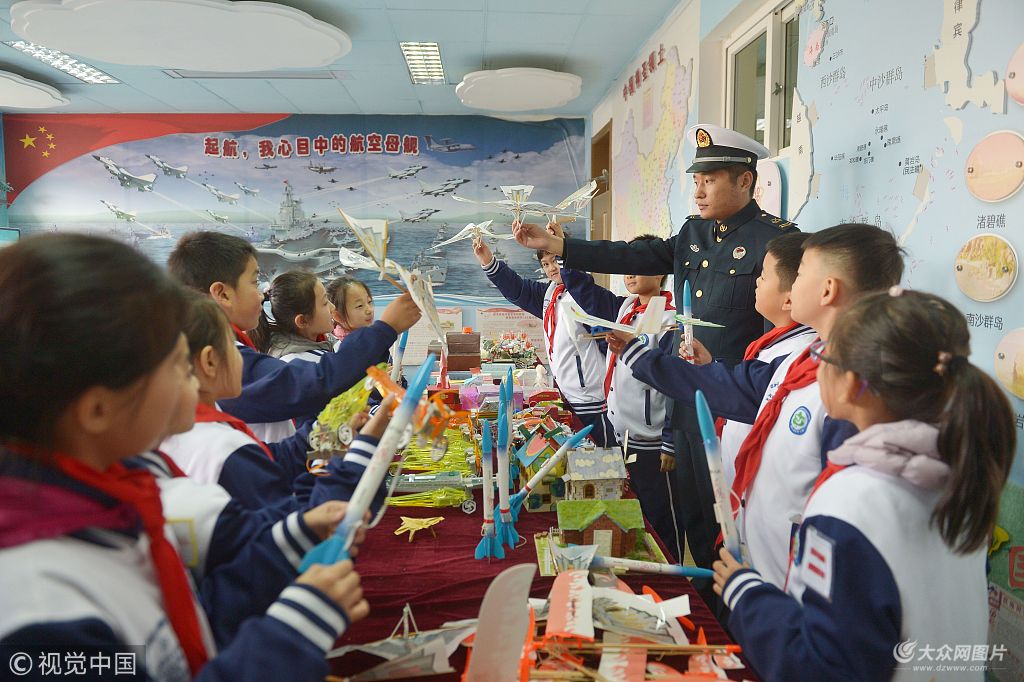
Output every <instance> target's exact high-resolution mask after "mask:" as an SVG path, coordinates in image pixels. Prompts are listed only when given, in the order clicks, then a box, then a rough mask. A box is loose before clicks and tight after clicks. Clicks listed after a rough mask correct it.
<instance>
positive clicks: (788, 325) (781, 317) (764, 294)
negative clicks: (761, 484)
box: [696, 232, 817, 486]
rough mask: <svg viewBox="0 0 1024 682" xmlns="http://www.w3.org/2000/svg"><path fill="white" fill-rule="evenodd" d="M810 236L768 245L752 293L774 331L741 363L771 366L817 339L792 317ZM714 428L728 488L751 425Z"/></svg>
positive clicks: (704, 359)
mask: <svg viewBox="0 0 1024 682" xmlns="http://www.w3.org/2000/svg"><path fill="white" fill-rule="evenodd" d="M809 236H810V235H809V234H807V233H806V232H790V233H787V234H784V235H782V236H780V237H776V238H775V239H773V240H771V241H770V242H768V246H767V251H765V254H764V265H763V267H762V269H761V275H760V277H758V278H757V288H756V290H755V292H754V296H755V300H754V308H755V309H756V310H757V312H759V313H761V314H762V315H763V316H764V319H766V320H768V321H769V322H771V323H772V326H773V327H774V328H773V329H772V330H771V331H770V332H768V333H767V334H765V335H764V336H762V337H761V338H759V339H755V340H754V341H752V342H751V343H750V345H749V346H747V350H746V352H745V353H744V355H743V359H744V360H759V361H761V362H768V363H770V362H771V361H772V360H775V359H776V358H781V357H785V356H788V355H790V354H791V353H794V352H797V353H799V352H800V351H802V350H803V349H804V348H806V347H807V346H808V345H809V344H810V343H811V342H812V341H814V339H815V338H816V337H817V332H815V331H814V330H813V329H811V328H810V327H808V326H807V325H806V324H800V323H799V322H794V321H793V316H792V310H793V300H792V289H793V280H795V279H796V273H797V270H799V268H800V258H801V256H802V255H803V252H804V242H805V241H807V238H808V237H809ZM702 350H703V348H702ZM696 361H697V362H698V364H707V363H708V362H711V361H712V359H711V356H710V355H708V354H705V353H702V354H701V357H699V358H697V360H696ZM717 426H718V427H719V436H720V437H721V440H722V470H723V472H724V473H725V478H726V483H727V484H728V485H730V486H731V485H732V482H733V479H734V478H735V477H736V468H735V464H736V455H738V454H739V451H740V446H742V445H743V441H744V439H746V437H747V435H748V434H749V433H750V429H751V425H750V424H744V423H743V422H741V421H736V420H735V419H727V420H719V422H718V424H717Z"/></svg>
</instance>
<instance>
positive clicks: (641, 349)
mask: <svg viewBox="0 0 1024 682" xmlns="http://www.w3.org/2000/svg"><path fill="white" fill-rule="evenodd" d="M634 348H636V352H633V350H634ZM648 350H650V349H649V348H648V347H647V346H646V345H644V344H642V343H634V344H633V346H632V347H630V348H627V349H626V355H628V356H629V358H628V359H626V358H625V357H623V358H622V362H624V363H625V364H626V367H629V368H630V369H633V363H634V362H636V360H637V358H639V357H641V356H642V355H643V354H644V353H646V352H647V351H648Z"/></svg>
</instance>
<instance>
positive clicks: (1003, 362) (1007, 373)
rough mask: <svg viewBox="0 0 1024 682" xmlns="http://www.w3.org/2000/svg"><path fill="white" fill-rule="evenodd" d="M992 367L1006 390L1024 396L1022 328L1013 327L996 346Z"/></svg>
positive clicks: (1023, 334) (1023, 330)
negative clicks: (993, 366)
mask: <svg viewBox="0 0 1024 682" xmlns="http://www.w3.org/2000/svg"><path fill="white" fill-rule="evenodd" d="M994 369H995V375H996V378H997V379H998V380H999V382H1000V383H1001V384H1002V385H1003V386H1004V387H1006V390H1007V391H1009V392H1010V393H1012V394H1014V395H1015V396H1017V397H1018V398H1024V328H1021V329H1014V330H1013V331H1012V332H1010V333H1009V334H1007V335H1006V336H1004V337H1003V338H1002V340H1001V341H1000V342H999V345H998V346H996V356H995V368H994Z"/></svg>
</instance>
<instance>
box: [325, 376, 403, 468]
mask: <svg viewBox="0 0 1024 682" xmlns="http://www.w3.org/2000/svg"><path fill="white" fill-rule="evenodd" d="M386 368H387V365H386V364H384V363H381V364H380V365H377V370H378V371H384V370H386ZM371 393H373V381H372V380H371V379H370V378H369V377H367V378H366V379H364V380H363V381H360V382H357V383H356V385H355V386H353V387H352V388H350V389H348V390H347V391H345V392H344V393H342V394H341V395H338V396H335V397H334V398H333V399H332V400H331V402H329V403H327V406H326V407H324V409H323V410H321V412H320V414H319V415H317V418H316V421H315V422H313V428H312V430H311V431H310V433H309V447H310V450H311V451H312V452H311V455H313V456H316V457H320V458H322V459H328V458H330V457H333V456H334V455H342V454H345V453H346V452H348V447H349V445H351V444H352V440H353V439H354V438H355V431H354V430H353V429H352V426H351V421H352V419H353V418H354V417H355V416H356V415H357V414H359V413H360V412H362V411H364V410H365V409H366V406H367V404H368V403H369V401H370V394H371Z"/></svg>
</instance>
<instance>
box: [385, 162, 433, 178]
mask: <svg viewBox="0 0 1024 682" xmlns="http://www.w3.org/2000/svg"><path fill="white" fill-rule="evenodd" d="M425 168H426V166H421V165H419V164H414V165H412V166H409V167H408V168H403V169H402V170H400V171H396V170H391V169H390V168H389V169H388V177H389V178H392V179H393V180H404V179H405V178H411V177H413V176H414V175H416V174H417V173H419V172H420V171H421V170H424V169H425Z"/></svg>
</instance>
